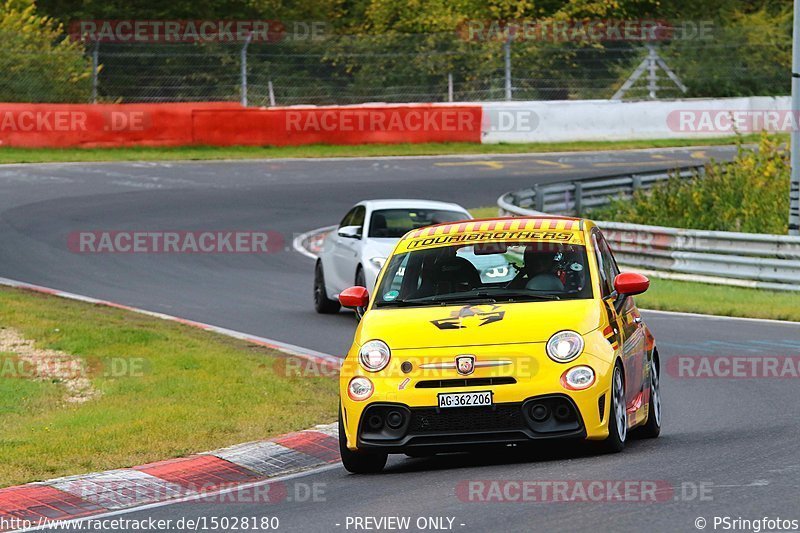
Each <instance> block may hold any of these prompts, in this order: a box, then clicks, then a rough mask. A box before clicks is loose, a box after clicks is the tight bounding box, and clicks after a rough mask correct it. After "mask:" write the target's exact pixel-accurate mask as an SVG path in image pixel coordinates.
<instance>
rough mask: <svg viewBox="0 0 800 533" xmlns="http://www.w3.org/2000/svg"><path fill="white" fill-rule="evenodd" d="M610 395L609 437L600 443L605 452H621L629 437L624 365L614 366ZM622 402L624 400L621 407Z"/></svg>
mask: <svg viewBox="0 0 800 533" xmlns="http://www.w3.org/2000/svg"><path fill="white" fill-rule="evenodd" d="M620 388H621V390H620ZM609 396H610V397H611V402H610V403H611V405H610V406H609V409H608V437H607V438H606V440H604V441H602V442H601V443H600V450H601V451H602V452H605V453H619V452H621V451H622V450H624V449H625V442H626V441H627V439H628V422H627V420H628V413H627V406H626V405H625V377H624V374H623V372H622V366H621V365H619V364H617V365H616V366H615V367H614V374H613V375H612V377H611V389H610V391H609ZM620 402H622V404H621V407H620ZM620 409H621V410H620ZM620 424H622V425H620Z"/></svg>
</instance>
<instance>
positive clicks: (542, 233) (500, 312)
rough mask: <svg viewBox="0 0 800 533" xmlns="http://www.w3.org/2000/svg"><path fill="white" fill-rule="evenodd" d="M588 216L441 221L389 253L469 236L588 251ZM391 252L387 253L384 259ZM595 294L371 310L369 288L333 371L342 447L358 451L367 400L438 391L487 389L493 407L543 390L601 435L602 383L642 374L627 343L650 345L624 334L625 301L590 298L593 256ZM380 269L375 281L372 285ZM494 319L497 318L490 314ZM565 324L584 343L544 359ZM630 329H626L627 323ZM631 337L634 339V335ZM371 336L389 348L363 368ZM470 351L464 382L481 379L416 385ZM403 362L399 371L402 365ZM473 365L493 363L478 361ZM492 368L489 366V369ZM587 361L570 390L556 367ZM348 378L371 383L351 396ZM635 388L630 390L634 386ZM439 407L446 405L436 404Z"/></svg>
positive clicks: (643, 332) (633, 316)
mask: <svg viewBox="0 0 800 533" xmlns="http://www.w3.org/2000/svg"><path fill="white" fill-rule="evenodd" d="M593 227H594V224H592V223H591V222H590V221H588V220H587V221H581V220H577V219H563V218H540V219H533V218H530V219H529V218H526V219H497V220H488V221H480V220H479V221H474V222H465V223H461V224H459V223H455V224H447V225H443V226H434V227H431V228H426V229H422V230H417V231H415V232H411V233H409V234H408V235H406V236H405V237H404V238H403V239H402V240H401V241H400V242H399V243H398V245H397V247H396V248H395V251H394V252H393V254H392V256H394V255H397V254H402V253H405V252H407V251H414V250H418V249H421V248H425V247H439V246H451V245H453V244H460V243H463V244H472V243H475V242H480V243H491V242H500V241H503V242H513V241H514V240H519V241H520V242H523V241H524V242H526V243H527V242H539V241H541V242H553V241H557V242H567V243H569V244H578V245H582V246H586V251H587V256H588V257H589V258H593V257H594V249H593V244H592V238H591V237H592V233H591V232H592V228H593ZM392 256H390V257H389V259H387V265H388V263H389V261H390V260H391V258H392ZM588 265H589V270H590V272H589V274H590V279H591V284H592V288H593V294H594V297H592V298H586V299H574V300H559V301H520V302H498V303H489V304H481V303H477V304H469V305H467V304H463V303H461V304H453V305H437V306H427V307H397V308H381V307H375V295H374V294H373V295H371V296H370V305H369V306H368V307H367V310H366V312H365V313H364V314H363V317H362V319H361V321H360V323H359V325H358V328H357V330H356V333H355V337H354V342H353V345H352V346H351V348H350V350H349V352H348V353H347V356H346V359H345V361H344V363H343V366H342V369H341V374H340V391H341V393H340V398H341V409H342V412H341V415H342V419H343V425H344V431H345V437H346V446H347V448H348V449H350V450H357V449H358V448H359V444H358V435H359V428H360V427H361V424H362V423H363V421H362V415H363V413H364V411H365V409H366V408H367V407H369V406H371V405H375V404H382V403H386V404H401V405H404V406H407V407H409V408H412V409H413V408H433V407H438V395H439V394H440V393H450V392H457V393H461V392H471V391H491V393H492V402H493V404H498V405H499V404H515V403H519V402H524V401H525V400H526V399H530V398H533V397H539V396H546V395H553V394H556V395H564V396H567V397H568V398H570V399H571V400H572V401H573V402H574V404H575V406H576V407H577V409H578V411H579V412H580V417H581V419H582V423H583V430H584V432H583V435H582V436H583V437H584V438H586V439H588V440H602V439H605V438H606V437H608V435H609V419H610V417H611V414H610V412H609V411H610V404H611V402H610V401H604V402H603V401H601V397H604V396H605V398H606V399H607V398H608V396H609V391H610V389H611V384H612V383H611V382H612V374H613V370H614V366H615V364H617V362H622V364H623V365H625V366H626V368H625V372H626V379H629V377H628V376H629V375H630V374H629V372H636V373H638V377H637V376H633V377H632V378H630V379H642V381H644V380H646V379H647V371H648V369H647V368H632V369H629V368H627V366H629V365H630V366H634V365H633V362H634V358H635V357H636V353H634V352H635V350H642V349H644V350H650V351H652V349H653V338H652V335H651V334H650V332H649V330H647V328H646V326H644V325H643V324H642V327H641V328H639V329H638V330H637V331H635V332H634V333H633V334H632V335H631V337H630V338H625V331H626V324H630V325H633V324H634V322H635V323H636V324H639V323H641V318H640V317H639V315H638V310H636V307H635V305H634V304H633V302H632V298H628V304H627V305H626V306H625V307H624V308H623V309H621V310H620V311H619V314H617V313H616V312H615V311H614V310H613V303H612V301H611V300H603V299H602V298H601V297H600V296H599V295H600V294H601V291H600V285H599V284H600V281H599V280H600V274H599V271H598V265H597V264H596V261H595V260H592V259H590V260H589V261H588ZM385 273H386V268H385V267H384V269H383V272H381V275H380V277H379V279H378V285H376V287H377V286H380V283H381V281H382V278H383V276H384V275H385ZM498 317H501V318H499V319H498ZM562 330H572V331H575V332H577V333H579V334H580V335H581V336H582V337H583V340H584V348H583V351H582V353H581V354H580V355H579V356H578V357H577V358H576V359H574V360H572V361H569V362H568V363H560V362H556V361H554V360H552V359H551V358H550V357H548V355H547V353H546V349H545V347H546V343H547V341H548V339H549V338H550V337H551V336H552V335H553V334H554V333H556V332H559V331H562ZM631 331H633V330H631ZM634 336H636V337H637V338H633V337H634ZM374 339H380V340H382V341H383V342H385V343H386V344H387V345H388V346H389V347H390V348H391V359H390V361H389V364H388V366H387V367H386V368H385V369H383V370H381V371H379V372H369V371H367V370H365V368H363V367H362V365H361V364H360V363H359V350H360V348H361V346H362V345H363V344H364V343H366V342H368V341H370V340H374ZM460 355H470V356H473V357H474V360H475V362H476V364H475V368H474V371H473V372H472V373H470V374H469V376H468V378H469V379H478V380H481V379H482V380H483V381H480V382H477V383H478V384H476V385H475V386H468V387H464V386H457V387H449V386H440V387H430V388H428V387H425V388H420V387H418V386H417V385H418V384H420V382H431V381H437V380H459V379H464V378H465V376H464V375H462V374H460V373H459V372H458V370H457V368H455V367H454V366H455V363H454V361H455V358H456V357H457V356H460ZM404 363H405V364H406V366H408V365H409V364H410V367H411V369H410V370H408V369H407V368H406V369H405V370H404V369H403V364H404ZM479 363H482V364H487V365H493V366H479ZM494 365H496V366H494ZM579 365H587V366H589V367H591V368H592V369H593V370H594V372H595V381H594V383H593V384H592V385H591V386H589V387H588V388H587V389H584V390H569V389H567V388H566V387H565V386H564V384H562V376H563V375H564V373H565V371H567V370H568V369H570V368H573V367H575V366H579ZM356 376H364V377H367V378H368V379H370V380H371V382H372V383H373V385H374V392H373V393H372V395H371V396H370V397H369V398H368V399H366V400H362V401H354V400H353V399H351V398H350V396H349V395H348V392H347V391H348V385H349V383H350V381H351V380H352V379H353V378H354V377H356ZM494 378H503V379H506V380H508V379H509V378H513V380H515V383H506V384H501V385H493V384H491V383H492V382H491V381H490V380H492V379H494ZM635 392H637V391H633V393H635ZM633 393H632V394H631V397H630V399H629V405H628V425H629V427H630V428H633V427H635V426H637V425H640V424H642V423H644V421H645V420H646V419H647V415H648V407H649V403H648V402H647V397H646V396H647V395H646V394H644V395H642V394H639V395H638V396H635V395H634V394H633ZM442 411H446V409H442Z"/></svg>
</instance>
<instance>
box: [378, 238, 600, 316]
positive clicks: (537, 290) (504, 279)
mask: <svg viewBox="0 0 800 533" xmlns="http://www.w3.org/2000/svg"><path fill="white" fill-rule="evenodd" d="M591 297H592V288H591V282H590V277H589V267H588V263H587V256H586V248H585V247H584V246H581V245H573V244H561V243H543V242H529V243H525V242H522V243H521V242H519V241H514V242H513V243H512V242H508V243H506V242H497V243H486V244H478V245H469V246H464V245H455V246H446V247H440V248H432V249H427V250H417V251H412V252H406V253H403V254H398V255H396V256H394V257H392V259H391V261H390V262H389V264H388V265H387V266H386V273H385V274H384V276H383V279H382V281H381V284H380V286H379V287H378V290H377V295H376V305H377V306H378V307H391V306H425V305H441V304H443V303H447V302H453V303H462V302H483V301H531V300H566V299H583V298H591Z"/></svg>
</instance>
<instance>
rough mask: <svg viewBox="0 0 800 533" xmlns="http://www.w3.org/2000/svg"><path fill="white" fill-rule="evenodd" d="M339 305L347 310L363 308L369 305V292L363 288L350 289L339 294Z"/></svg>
mask: <svg viewBox="0 0 800 533" xmlns="http://www.w3.org/2000/svg"><path fill="white" fill-rule="evenodd" d="M339 303H340V304H342V307H346V308H348V309H356V310H358V309H359V308H364V307H366V306H367V305H369V291H367V289H366V288H365V287H350V288H348V289H345V290H343V291H342V292H341V293H340V294H339Z"/></svg>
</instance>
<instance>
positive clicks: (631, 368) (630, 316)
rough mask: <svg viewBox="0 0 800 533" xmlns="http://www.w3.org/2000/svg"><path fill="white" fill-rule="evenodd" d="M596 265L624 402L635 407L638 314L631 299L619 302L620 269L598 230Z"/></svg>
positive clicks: (641, 340)
mask: <svg viewBox="0 0 800 533" xmlns="http://www.w3.org/2000/svg"><path fill="white" fill-rule="evenodd" d="M592 238H593V244H594V248H595V252H596V253H597V261H598V266H599V269H598V270H599V272H600V278H601V286H602V290H603V301H604V302H605V304H606V307H607V309H608V312H609V317H611V318H610V320H613V321H614V324H613V328H614V329H615V334H616V338H617V342H618V343H619V347H620V353H621V357H622V363H623V365H624V366H625V401H626V403H627V404H628V406H631V405H632V404H635V403H636V402H637V400H638V399H639V398H641V396H640V394H641V393H642V390H643V386H644V361H645V357H646V354H645V335H644V328H643V326H642V323H641V316H640V315H639V311H638V309H637V308H636V306H635V305H634V303H633V298H632V297H627V298H625V299H623V300H621V301H620V300H618V299H617V297H616V292H615V291H614V279H615V278H616V277H617V275H618V274H619V267H618V266H617V262H616V260H615V259H614V254H613V252H612V251H611V247H610V246H609V245H608V242H607V241H606V240H605V238H604V237H603V234H602V232H600V230H598V229H595V231H594V232H593V234H592Z"/></svg>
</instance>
